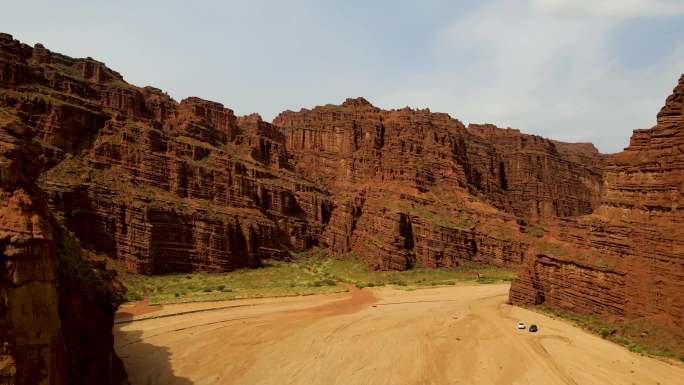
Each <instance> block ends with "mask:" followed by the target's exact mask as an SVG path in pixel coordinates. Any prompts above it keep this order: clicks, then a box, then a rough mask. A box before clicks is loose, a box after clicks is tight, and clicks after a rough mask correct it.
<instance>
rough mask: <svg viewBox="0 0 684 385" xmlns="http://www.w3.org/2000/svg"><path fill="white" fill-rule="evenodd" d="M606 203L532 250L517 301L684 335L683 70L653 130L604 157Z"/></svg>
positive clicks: (562, 225)
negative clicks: (660, 326)
mask: <svg viewBox="0 0 684 385" xmlns="http://www.w3.org/2000/svg"><path fill="white" fill-rule="evenodd" d="M603 162H604V172H603V175H604V186H603V192H602V194H601V204H600V206H599V207H598V208H597V209H596V210H595V212H594V213H593V214H590V215H587V216H580V217H576V218H563V219H562V220H560V221H559V226H558V230H557V231H555V233H554V237H553V239H550V240H549V244H548V245H547V247H546V248H545V249H544V250H537V253H530V255H529V258H526V260H525V263H524V269H523V272H522V274H521V275H520V277H519V278H518V280H516V281H515V282H514V283H513V285H512V288H511V294H510V298H511V302H513V303H515V304H541V303H548V304H551V305H554V306H557V307H560V308H563V309H567V310H572V311H576V312H580V313H585V314H595V315H601V316H617V317H624V318H627V319H634V318H647V319H651V318H656V319H658V320H659V321H660V322H661V323H664V324H667V325H672V326H674V327H676V328H678V329H679V331H680V332H682V335H684V76H682V77H681V78H680V79H679V83H678V85H677V86H676V87H675V89H674V91H673V94H672V95H671V96H669V97H668V98H667V101H666V103H665V106H664V107H663V108H662V109H661V110H660V112H659V113H658V116H657V124H656V126H655V127H653V128H650V129H641V130H635V131H634V134H633V135H632V138H631V141H630V145H629V147H627V148H626V149H625V150H624V151H622V152H620V153H618V154H613V155H610V156H606V157H605V159H604V161H603Z"/></svg>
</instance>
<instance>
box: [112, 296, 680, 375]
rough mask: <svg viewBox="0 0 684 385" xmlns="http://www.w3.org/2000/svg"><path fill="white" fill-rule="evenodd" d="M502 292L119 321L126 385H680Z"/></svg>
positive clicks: (334, 300)
mask: <svg viewBox="0 0 684 385" xmlns="http://www.w3.org/2000/svg"><path fill="white" fill-rule="evenodd" d="M507 294H508V285H477V286H456V287H447V288H434V289H425V290H416V291H401V290H392V289H389V288H380V289H374V290H372V291H371V290H368V289H365V290H361V291H359V290H354V291H352V292H351V293H349V294H339V295H331V296H310V297H295V298H280V299H261V300H242V301H230V302H223V303H211V304H206V303H205V304H187V305H171V306H166V307H165V308H164V309H163V310H161V311H158V312H154V313H148V314H144V315H142V316H141V317H159V318H149V319H146V320H139V321H134V322H128V323H121V324H119V325H117V330H116V331H115V338H116V345H117V351H118V353H119V355H120V356H121V357H122V358H123V360H124V363H125V364H126V368H127V370H128V373H129V375H130V378H131V382H132V383H133V385H154V384H164V385H167V384H177V385H191V384H193V385H209V384H241V385H249V384H260V385H262V384H274V385H285V384H302V385H317V384H321V385H332V384H344V385H354V384H388V385H390V384H391V385H397V384H601V385H606V384H620V385H623V384H652V385H655V384H662V385H666V384H667V385H673V384H674V385H676V384H684V366H681V365H671V364H668V363H665V362H661V361H659V360H656V359H652V358H648V357H644V356H640V355H637V354H634V353H631V352H629V351H628V350H626V349H625V348H623V347H620V346H618V345H615V344H613V343H611V342H608V341H605V340H603V339H601V338H599V337H597V336H593V335H591V334H588V333H586V332H584V331H582V330H580V329H578V328H575V327H573V326H571V325H570V324H568V323H566V322H563V321H560V320H554V319H551V318H548V317H545V316H542V315H539V314H537V313H534V312H531V311H528V310H525V309H520V308H516V307H511V306H509V305H506V304H505V301H506V299H507ZM210 309H214V310H210ZM175 313H184V314H180V315H173V314H175ZM160 316H161V317H160ZM518 320H523V321H525V322H527V323H528V324H529V323H536V324H537V325H539V328H540V329H539V332H538V333H536V334H532V333H529V332H527V331H518V330H517V329H516V328H515V323H516V322H517V321H518Z"/></svg>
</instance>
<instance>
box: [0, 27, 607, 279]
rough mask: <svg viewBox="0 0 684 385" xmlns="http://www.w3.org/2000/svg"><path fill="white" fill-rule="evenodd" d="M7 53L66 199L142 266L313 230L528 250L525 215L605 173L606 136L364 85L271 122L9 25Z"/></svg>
mask: <svg viewBox="0 0 684 385" xmlns="http://www.w3.org/2000/svg"><path fill="white" fill-rule="evenodd" d="M0 60H2V62H3V68H4V69H3V76H2V78H0V81H1V82H2V87H3V88H2V89H0V106H2V108H3V109H5V110H6V111H8V112H9V113H11V114H12V115H14V116H16V117H18V118H19V119H20V120H21V121H22V122H23V123H24V124H26V125H28V126H30V127H32V128H33V129H35V131H36V132H37V134H38V139H39V143H40V145H41V148H42V157H43V158H44V160H45V165H46V166H45V167H44V172H43V173H42V176H41V178H40V184H41V187H42V188H43V189H44V190H45V191H46V193H47V194H48V197H49V203H50V206H51V207H52V209H54V210H55V211H56V212H58V213H60V215H61V216H63V218H64V223H65V225H66V226H67V227H68V229H69V230H70V231H72V232H74V233H75V235H76V237H77V238H78V239H79V240H80V242H82V243H83V245H84V246H85V247H86V248H89V249H92V250H95V251H97V252H99V253H103V254H106V255H108V256H109V257H111V258H113V259H116V260H118V261H120V263H121V264H122V265H123V266H124V267H126V268H127V269H128V270H130V271H136V272H141V273H146V274H157V273H168V272H187V271H197V270H202V271H226V270H232V269H236V268H240V267H253V266H256V265H258V264H259V263H260V260H261V259H263V258H286V257H287V252H286V250H288V249H294V250H304V249H307V248H309V247H311V246H314V245H320V246H324V247H328V248H329V249H330V250H331V251H332V252H334V253H336V254H346V253H349V252H356V253H358V254H361V255H362V256H364V258H366V260H367V261H368V262H369V264H371V265H372V266H373V267H374V268H378V269H406V268H410V267H412V266H415V265H416V264H420V265H424V266H453V265H457V264H458V263H460V262H461V261H470V260H476V261H481V262H485V263H494V264H517V263H519V262H520V260H521V258H522V254H523V253H524V250H525V249H526V247H527V244H528V243H529V242H526V240H525V239H522V238H524V237H522V238H521V234H522V233H521V232H520V231H519V226H518V225H516V221H517V220H518V219H519V217H523V218H527V219H539V218H546V217H555V216H565V215H577V214H581V213H585V212H587V211H588V210H589V211H590V210H591V207H593V206H592V205H593V202H594V198H595V197H594V195H595V193H596V192H597V191H598V187H597V186H598V184H599V183H600V176H598V174H597V173H596V164H595V162H594V160H595V159H594V157H595V155H597V154H596V153H595V152H591V151H590V150H587V149H583V150H582V151H574V150H573V149H572V146H571V145H567V146H566V147H564V150H558V149H557V147H558V148H560V146H563V145H565V144H561V143H554V142H551V141H548V140H546V139H542V138H539V137H534V136H529V135H524V134H520V133H519V132H518V131H514V130H501V129H499V128H496V127H493V126H471V127H469V128H466V127H465V126H463V124H461V123H460V122H459V121H457V120H455V119H452V118H451V117H449V116H448V115H446V114H439V113H432V112H430V111H429V110H412V109H409V108H404V109H400V110H391V111H385V110H381V109H379V108H377V107H374V106H372V105H371V104H370V103H369V102H368V101H366V100H365V99H363V98H357V99H348V100H347V101H345V102H344V103H343V104H342V105H340V106H332V105H328V106H322V107H316V108H314V109H313V110H302V111H300V112H296V113H295V112H284V113H282V114H281V115H280V116H278V117H277V118H276V119H275V121H274V123H273V124H269V123H267V122H264V121H263V120H262V119H261V117H260V116H259V115H257V114H253V115H249V116H244V117H236V116H235V115H234V114H233V112H232V111H231V110H230V109H227V108H225V107H224V106H223V105H221V104H220V103H216V102H211V101H206V100H202V99H200V98H197V97H191V98H187V99H185V100H182V101H181V102H180V103H179V102H176V101H174V100H173V99H171V98H170V97H169V96H168V95H166V94H164V93H163V92H162V91H161V90H158V89H155V88H152V87H145V88H139V87H136V86H133V85H130V84H128V83H126V82H125V81H124V80H123V78H122V77H121V75H120V74H118V73H117V72H115V71H113V70H111V69H109V68H107V67H106V66H105V65H104V64H102V63H100V62H97V61H96V60H94V59H91V58H87V59H72V58H69V57H66V56H63V55H60V54H57V53H53V52H51V51H49V50H48V49H47V48H45V47H43V46H42V45H36V46H35V47H28V46H26V45H23V44H21V43H19V42H17V41H15V40H13V39H11V37H8V36H5V37H4V38H3V40H2V56H1V59H0ZM580 154H581V155H580ZM573 156H574V158H573ZM536 164H544V165H545V166H544V168H543V169H542V170H537V169H535V167H536V166H535V165H536ZM576 165H579V166H578V167H574V166H576ZM575 178H582V182H576V180H575ZM473 197H476V198H473ZM377 229H382V231H380V232H378V231H376V230H377ZM492 229H493V230H492ZM502 229H508V230H511V229H512V230H511V231H512V235H511V234H509V231H501V230H502ZM503 234H505V236H503Z"/></svg>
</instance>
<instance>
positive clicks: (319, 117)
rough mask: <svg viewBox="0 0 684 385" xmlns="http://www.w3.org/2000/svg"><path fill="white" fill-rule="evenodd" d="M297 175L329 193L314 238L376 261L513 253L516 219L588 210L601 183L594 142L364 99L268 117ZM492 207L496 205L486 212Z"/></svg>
mask: <svg viewBox="0 0 684 385" xmlns="http://www.w3.org/2000/svg"><path fill="white" fill-rule="evenodd" d="M274 124H275V125H276V126H278V127H280V128H282V130H283V132H284V133H285V137H286V146H287V151H288V152H290V153H291V154H292V158H293V164H294V165H295V168H296V170H297V171H299V172H300V173H302V174H304V175H307V176H308V177H309V178H311V179H314V180H320V181H321V182H322V183H323V184H324V185H325V186H328V188H329V189H330V190H331V191H334V192H335V193H334V194H333V200H334V210H333V212H332V217H331V221H330V224H329V225H328V226H327V228H326V231H325V233H324V237H323V238H322V244H323V245H328V246H330V248H331V250H332V251H334V252H337V253H344V252H348V251H354V252H356V253H358V254H361V255H362V256H364V257H365V258H366V260H368V261H369V263H370V264H371V265H372V266H374V267H375V268H378V269H405V268H410V267H411V266H414V265H415V264H416V263H417V264H420V265H424V266H435V267H439V266H454V265H457V264H459V263H460V262H462V261H473V260H475V261H481V262H485V263H493V264H499V265H505V264H511V265H515V264H518V263H520V261H521V260H522V255H523V254H524V252H525V250H526V249H527V246H528V245H529V239H525V238H526V237H525V236H523V235H524V234H523V233H522V232H521V231H520V229H519V227H520V226H518V225H517V224H516V223H517V219H519V218H524V219H525V220H524V221H523V222H525V221H529V220H542V219H549V218H556V217H564V216H573V215H580V214H586V213H590V212H591V211H592V209H593V207H594V206H595V205H596V204H597V197H598V194H599V190H600V185H601V174H600V157H599V154H598V151H596V149H595V148H593V146H591V145H585V144H567V143H561V142H554V141H550V140H547V139H543V138H540V137H537V136H531V135H525V134H521V133H520V132H519V131H517V130H512V129H505V130H504V129H500V128H498V127H495V126H493V125H471V126H469V127H467V128H466V127H465V126H464V125H463V124H462V123H461V122H459V121H458V120H455V119H452V118H451V117H449V116H448V115H446V114H440V113H432V112H430V111H429V110H427V109H425V110H412V109H409V108H404V109H399V110H391V111H385V110H381V109H379V108H377V107H374V106H373V105H371V104H370V103H369V102H368V101H367V100H365V99H363V98H357V99H347V100H346V101H345V102H344V103H342V105H340V106H334V105H326V106H321V107H316V108H314V109H312V110H307V109H303V110H301V111H299V112H292V111H286V112H284V113H282V114H280V115H279V116H278V117H276V119H275V120H274ZM492 213H494V214H492Z"/></svg>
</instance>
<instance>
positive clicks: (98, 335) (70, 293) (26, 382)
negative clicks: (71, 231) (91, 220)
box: [0, 110, 127, 385]
mask: <svg viewBox="0 0 684 385" xmlns="http://www.w3.org/2000/svg"><path fill="white" fill-rule="evenodd" d="M33 135H34V133H33V131H32V130H31V129H30V128H29V127H28V126H26V125H25V124H23V123H22V122H21V121H19V120H18V119H16V118H15V117H14V116H12V114H9V113H7V112H6V111H4V110H0V384H7V385H33V384H55V385H59V384H93V383H97V384H124V383H127V381H126V374H125V372H124V370H123V366H122V364H121V362H120V361H119V359H118V358H117V357H116V355H115V353H114V350H113V337H112V332H111V329H112V325H113V317H114V311H115V310H116V307H117V306H118V301H119V296H118V294H117V293H118V290H117V289H116V288H115V286H114V283H113V282H114V281H113V275H112V273H110V272H108V271H107V270H106V268H105V267H104V266H103V265H102V264H99V265H96V264H93V263H90V262H88V261H86V260H84V259H83V258H82V255H81V250H80V247H79V246H78V245H77V244H73V243H71V244H69V242H68V241H67V240H66V237H67V234H65V233H63V232H62V230H61V229H60V228H59V225H58V224H57V222H56V221H55V219H54V218H53V217H52V215H51V214H50V212H49V211H48V205H47V199H46V196H45V194H44V193H43V192H42V191H41V190H40V189H39V188H38V186H37V185H36V184H35V179H36V178H37V177H38V174H39V173H40V170H41V168H40V165H39V163H38V159H39V154H40V147H39V146H38V145H37V144H35V143H33V142H32V140H31V139H32V137H33Z"/></svg>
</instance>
